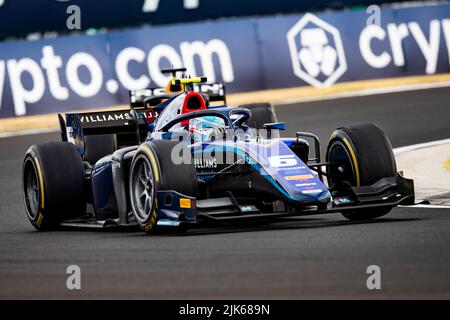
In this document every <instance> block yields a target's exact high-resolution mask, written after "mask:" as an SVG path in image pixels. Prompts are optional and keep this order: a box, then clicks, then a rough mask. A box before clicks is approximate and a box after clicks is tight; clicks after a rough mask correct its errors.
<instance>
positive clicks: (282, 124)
mask: <svg viewBox="0 0 450 320" xmlns="http://www.w3.org/2000/svg"><path fill="white" fill-rule="evenodd" d="M263 127H264V129H267V130H273V129H276V130H286V122H273V123H265V124H264V126H263Z"/></svg>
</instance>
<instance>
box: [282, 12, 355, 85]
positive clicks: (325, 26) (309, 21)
mask: <svg viewBox="0 0 450 320" xmlns="http://www.w3.org/2000/svg"><path fill="white" fill-rule="evenodd" d="M287 41H288V44H289V52H290V55H291V60H292V68H293V70H294V74H295V75H296V76H297V77H299V78H300V79H302V80H304V81H306V82H307V83H309V84H310V85H312V86H315V87H324V86H330V85H332V84H333V83H335V82H336V81H337V79H339V77H340V76H342V75H343V74H344V73H345V71H347V61H346V59H345V53H344V46H343V44H342V39H341V35H340V33H339V30H338V29H337V28H335V27H334V26H332V25H331V24H329V23H327V22H325V21H324V20H322V19H320V18H319V17H317V16H315V15H313V14H311V13H307V14H305V15H304V16H303V17H302V18H301V19H300V20H299V21H298V22H297V23H296V24H295V25H294V26H293V27H292V28H291V29H290V30H289V31H288V33H287Z"/></svg>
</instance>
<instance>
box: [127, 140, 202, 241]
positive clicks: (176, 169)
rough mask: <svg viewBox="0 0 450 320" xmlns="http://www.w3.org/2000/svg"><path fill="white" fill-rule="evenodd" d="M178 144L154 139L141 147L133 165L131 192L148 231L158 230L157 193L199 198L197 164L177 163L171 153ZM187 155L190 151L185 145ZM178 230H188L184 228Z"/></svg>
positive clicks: (138, 216)
mask: <svg viewBox="0 0 450 320" xmlns="http://www.w3.org/2000/svg"><path fill="white" fill-rule="evenodd" d="M177 145H178V146H179V142H178V141H170V140H155V141H149V142H145V143H143V144H141V145H140V147H139V148H138V150H137V152H136V154H135V155H134V157H133V160H132V163H131V166H130V175H129V192H130V203H131V207H132V210H133V214H134V217H135V218H136V221H137V222H138V224H139V226H140V227H141V228H142V229H143V230H144V231H145V232H146V233H152V232H154V231H155V227H156V224H157V218H158V217H157V216H158V210H157V208H158V203H157V199H156V194H157V191H158V190H174V191H176V192H179V193H181V194H183V195H186V196H189V197H196V196H197V174H196V170H195V167H194V164H193V163H194V162H193V160H192V158H190V160H191V161H190V162H189V163H180V164H175V163H174V161H173V160H172V150H173V148H174V147H175V146H177ZM182 148H183V151H182V152H184V155H189V157H192V155H191V151H190V150H189V149H188V148H187V147H185V146H182ZM176 231H186V227H185V226H180V227H179V228H176Z"/></svg>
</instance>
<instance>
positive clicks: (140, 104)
mask: <svg viewBox="0 0 450 320" xmlns="http://www.w3.org/2000/svg"><path fill="white" fill-rule="evenodd" d="M194 91H195V92H198V93H200V94H202V95H203V96H204V97H205V99H206V100H207V102H208V103H209V102H216V101H222V102H223V103H224V104H226V103H227V102H226V95H225V86H224V84H223V83H196V84H194ZM178 94H180V92H171V93H167V92H166V88H149V89H141V90H131V91H129V95H130V107H131V108H132V109H139V108H144V107H146V106H147V107H152V106H156V105H158V104H160V103H161V102H163V101H164V100H166V99H170V98H172V97H174V96H176V95H178Z"/></svg>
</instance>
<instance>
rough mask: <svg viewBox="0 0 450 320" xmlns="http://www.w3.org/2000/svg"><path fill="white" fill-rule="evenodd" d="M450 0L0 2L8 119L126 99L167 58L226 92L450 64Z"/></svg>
mask: <svg viewBox="0 0 450 320" xmlns="http://www.w3.org/2000/svg"><path fill="white" fill-rule="evenodd" d="M449 17H450V5H449V4H448V3H447V2H446V1H433V2H417V1H402V2H392V1H387V0H384V1H364V0H351V1H340V0H320V1H317V0H315V1H288V0H278V1H256V0H247V1H238V0H228V1H222V2H217V1H214V0H171V1H165V0H129V1H120V0H97V1H88V0H73V1H70V0H34V1H29V0H14V1H12V0H0V39H1V42H0V98H1V100H0V118H16V117H23V116H27V115H40V114H52V113H55V112H63V111H68V110H80V109H92V108H98V107H108V106H116V105H122V104H127V103H128V90H134V89H142V88H146V87H160V86H165V84H166V82H167V80H168V75H165V74H162V73H161V71H160V69H161V68H164V67H170V66H171V65H173V66H174V67H179V66H182V65H183V66H186V67H187V69H188V72H189V73H190V74H192V75H205V76H207V77H208V80H209V81H211V82H215V81H216V82H223V83H224V84H225V85H226V87H227V92H228V93H238V92H252V91H261V90H268V89H280V88H293V87H309V86H312V87H318V88H323V87H331V86H333V85H335V84H336V83H340V82H350V81H359V80H367V79H380V78H392V77H403V76H411V75H427V74H428V75H432V74H436V73H446V72H449V53H448V52H449V50H448V48H449V47H450V20H449Z"/></svg>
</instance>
